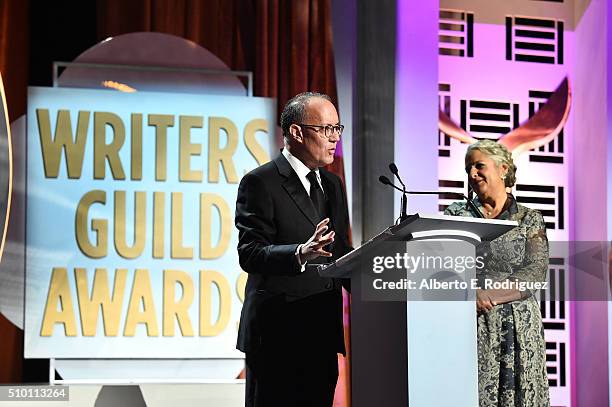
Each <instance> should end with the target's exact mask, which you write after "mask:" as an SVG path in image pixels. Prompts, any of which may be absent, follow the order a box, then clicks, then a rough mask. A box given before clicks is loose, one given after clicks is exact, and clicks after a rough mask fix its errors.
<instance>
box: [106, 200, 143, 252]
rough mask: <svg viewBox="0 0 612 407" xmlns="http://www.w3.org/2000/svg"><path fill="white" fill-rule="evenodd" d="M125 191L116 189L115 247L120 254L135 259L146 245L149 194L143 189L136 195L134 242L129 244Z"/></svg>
mask: <svg viewBox="0 0 612 407" xmlns="http://www.w3.org/2000/svg"><path fill="white" fill-rule="evenodd" d="M125 206H126V204H125V191H115V224H114V228H113V229H114V231H115V249H116V250H117V254H119V256H121V257H123V258H126V259H135V258H136V257H138V256H140V255H141V254H142V252H143V250H144V247H145V239H146V237H147V236H146V219H145V216H146V210H147V196H146V194H145V192H143V191H136V192H135V195H134V244H133V245H132V246H128V244H127V236H126V234H127V232H126V227H125V224H126V211H127V210H126V207H125Z"/></svg>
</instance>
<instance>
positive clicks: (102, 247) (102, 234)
mask: <svg viewBox="0 0 612 407" xmlns="http://www.w3.org/2000/svg"><path fill="white" fill-rule="evenodd" d="M94 203H101V204H103V205H104V204H106V192H104V191H100V190H98V189H96V190H93V191H89V192H87V193H86V194H85V195H83V197H82V198H81V200H80V201H79V204H78V206H77V210H76V219H75V231H76V241H77V245H78V246H79V249H80V250H81V252H83V254H84V255H85V256H88V257H91V258H93V259H101V258H102V257H105V256H106V254H107V243H108V221H107V220H106V219H92V221H91V228H92V230H94V231H95V232H96V244H95V246H94V245H93V244H92V243H91V242H90V241H89V236H88V229H87V215H88V213H89V208H90V207H91V205H93V204H94Z"/></svg>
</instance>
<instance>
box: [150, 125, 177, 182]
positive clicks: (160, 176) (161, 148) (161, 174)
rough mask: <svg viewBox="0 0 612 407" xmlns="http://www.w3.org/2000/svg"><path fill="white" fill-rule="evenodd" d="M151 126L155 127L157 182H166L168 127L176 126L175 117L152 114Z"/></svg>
mask: <svg viewBox="0 0 612 407" xmlns="http://www.w3.org/2000/svg"><path fill="white" fill-rule="evenodd" d="M149 126H155V180H156V181H165V180H166V170H167V165H166V156H167V151H166V150H167V144H168V127H172V126H174V116H172V115H168V114H150V115H149Z"/></svg>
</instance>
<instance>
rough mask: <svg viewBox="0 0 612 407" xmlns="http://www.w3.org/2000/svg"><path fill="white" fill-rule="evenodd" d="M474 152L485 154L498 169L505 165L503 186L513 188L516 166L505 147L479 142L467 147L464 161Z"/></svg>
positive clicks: (486, 141)
mask: <svg viewBox="0 0 612 407" xmlns="http://www.w3.org/2000/svg"><path fill="white" fill-rule="evenodd" d="M474 150H478V151H480V152H481V153H483V154H485V155H486V156H487V157H489V158H490V159H491V160H493V161H494V162H495V165H497V166H498V167H499V166H500V165H502V164H506V165H507V166H508V172H507V173H506V177H505V178H504V185H505V186H506V187H508V188H512V186H514V183H515V182H516V165H514V160H513V159H512V154H511V153H510V151H508V149H507V148H506V146H504V145H503V144H499V143H498V142H496V141H493V140H488V139H484V140H480V141H478V142H476V143H474V144H471V145H470V146H468V149H467V152H466V153H465V159H466V161H467V158H468V157H469V155H470V154H471V153H472V151H474Z"/></svg>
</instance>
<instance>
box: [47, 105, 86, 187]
mask: <svg viewBox="0 0 612 407" xmlns="http://www.w3.org/2000/svg"><path fill="white" fill-rule="evenodd" d="M36 118H37V121H38V134H39V136H40V146H41V149H42V155H43V165H44V167H45V177H46V178H57V176H58V173H59V166H60V161H61V159H62V156H61V154H62V149H63V150H64V157H65V159H66V172H67V173H68V178H72V179H78V178H81V171H82V169H83V155H84V153H85V142H86V141H87V128H88V127H89V112H87V111H82V110H79V116H78V119H77V130H76V138H75V139H73V135H72V122H71V120H70V111H69V110H58V112H57V120H56V123H55V138H52V137H51V120H50V118H49V109H36Z"/></svg>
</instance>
